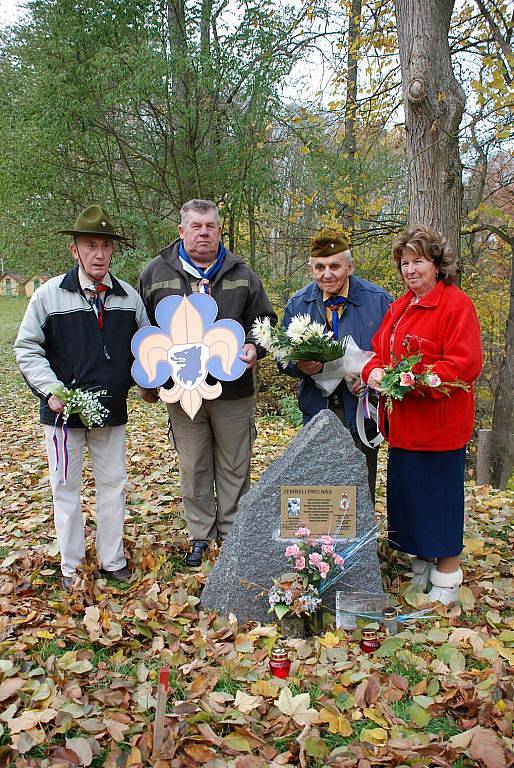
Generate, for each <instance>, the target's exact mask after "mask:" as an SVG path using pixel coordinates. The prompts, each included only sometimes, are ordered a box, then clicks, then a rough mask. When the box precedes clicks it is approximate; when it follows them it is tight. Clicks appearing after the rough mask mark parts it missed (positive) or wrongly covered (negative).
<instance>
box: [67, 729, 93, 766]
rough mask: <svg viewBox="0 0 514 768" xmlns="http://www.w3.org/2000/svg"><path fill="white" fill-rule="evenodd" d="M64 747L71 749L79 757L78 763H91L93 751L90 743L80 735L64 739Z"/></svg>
mask: <svg viewBox="0 0 514 768" xmlns="http://www.w3.org/2000/svg"><path fill="white" fill-rule="evenodd" d="M66 749H71V751H72V752H75V754H76V755H77V756H78V758H79V761H80V762H79V765H91V763H92V762H93V751H92V749H91V745H90V743H89V741H88V740H87V739H84V738H83V737H81V736H77V737H76V738H73V739H66Z"/></svg>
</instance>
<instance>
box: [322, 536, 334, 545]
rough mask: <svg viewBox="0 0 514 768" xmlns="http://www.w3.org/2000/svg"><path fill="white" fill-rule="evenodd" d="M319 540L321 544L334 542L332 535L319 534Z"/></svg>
mask: <svg viewBox="0 0 514 768" xmlns="http://www.w3.org/2000/svg"><path fill="white" fill-rule="evenodd" d="M319 540H320V541H321V542H322V543H323V544H333V543H334V539H333V538H332V536H320V537H319Z"/></svg>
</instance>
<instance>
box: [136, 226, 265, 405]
mask: <svg viewBox="0 0 514 768" xmlns="http://www.w3.org/2000/svg"><path fill="white" fill-rule="evenodd" d="M179 243H180V240H175V242H173V243H172V244H171V245H169V246H167V247H166V248H164V250H162V251H161V252H160V254H159V255H158V256H157V257H156V258H155V259H153V260H152V261H151V262H150V263H149V264H148V265H147V266H146V267H145V269H144V270H143V272H142V273H141V277H140V279H139V285H138V291H139V293H140V295H141V296H142V298H143V301H144V303H145V306H146V310H147V312H148V317H149V318H150V322H151V323H153V324H154V325H155V324H156V323H155V308H156V306H157V304H158V303H159V301H161V299H164V298H165V297H166V296H189V295H190V294H191V293H193V292H194V290H195V288H196V287H197V286H196V284H197V279H196V278H194V277H192V276H191V275H189V274H187V272H185V271H184V269H183V267H182V263H181V261H180V259H179V256H178V246H179ZM209 289H210V295H211V296H212V298H213V299H215V301H216V303H217V305H218V315H217V318H216V319H217V320H220V319H225V318H230V319H232V320H237V322H238V323H241V325H242V326H243V328H244V330H245V334H246V342H247V343H252V344H255V346H256V347H257V357H258V358H261V357H264V355H265V354H266V350H264V349H263V348H262V347H259V345H258V344H257V343H256V341H255V339H254V337H253V335H252V325H253V323H254V321H255V320H256V319H257V318H258V317H261V318H264V317H269V318H270V319H271V322H272V324H273V325H275V324H276V322H277V316H276V314H275V312H274V311H273V307H272V306H271V302H270V300H269V299H268V297H267V295H266V292H265V290H264V287H263V285H262V283H261V281H260V280H259V278H258V277H257V275H256V274H255V272H253V270H251V269H250V267H248V266H247V265H246V264H245V263H244V262H243V261H242V260H241V259H240V258H239V257H238V256H236V255H235V254H233V253H232V252H231V251H229V250H227V252H226V256H225V260H224V262H223V266H222V267H221V269H220V270H219V272H218V273H217V274H216V275H215V277H214V278H213V280H212V282H211V283H210V285H209ZM214 381H215V379H214V378H213V377H212V376H210V375H209V376H208V377H207V382H208V383H210V384H212V382H214ZM221 384H222V388H223V392H222V394H221V395H220V398H221V399H225V400H234V399H236V398H239V397H249V396H250V395H252V394H253V391H254V384H253V375H252V371H251V370H247V371H245V373H244V374H243V375H242V376H241V378H240V379H237V380H236V381H223V382H221Z"/></svg>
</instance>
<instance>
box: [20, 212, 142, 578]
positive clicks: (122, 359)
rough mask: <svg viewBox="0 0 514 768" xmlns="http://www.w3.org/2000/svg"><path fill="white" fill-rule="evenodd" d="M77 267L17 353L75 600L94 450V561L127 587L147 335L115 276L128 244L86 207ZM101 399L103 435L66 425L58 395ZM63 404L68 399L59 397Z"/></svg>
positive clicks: (73, 422) (39, 306) (76, 236)
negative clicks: (128, 460) (129, 500)
mask: <svg viewBox="0 0 514 768" xmlns="http://www.w3.org/2000/svg"><path fill="white" fill-rule="evenodd" d="M60 232H61V234H65V235H70V237H71V238H72V239H71V243H70V251H71V255H72V256H73V258H74V259H75V262H76V263H75V265H74V266H73V267H72V268H71V269H70V270H69V271H68V272H67V273H66V274H65V275H59V276H58V277H53V278H52V279H51V280H48V282H46V283H44V285H42V286H41V287H40V288H38V289H37V291H35V293H34V294H33V296H32V298H31V300H30V303H29V305H28V307H27V311H26V313H25V317H24V318H23V320H22V323H21V326H20V330H19V332H18V337H17V339H16V342H15V345H14V349H15V352H16V359H17V361H18V365H19V366H20V369H21V372H22V374H23V376H24V378H25V380H26V382H27V384H28V385H29V387H30V389H31V390H32V392H33V393H34V394H35V395H36V397H38V398H39V402H40V418H41V423H42V425H43V429H44V433H45V439H46V448H47V453H48V461H49V466H50V485H51V487H52V496H53V502H54V520H55V529H56V533H57V542H58V544H59V550H60V553H61V571H62V576H63V578H62V583H63V587H64V589H66V590H67V591H68V592H71V591H72V590H73V589H74V588H75V587H76V586H77V582H76V579H75V577H76V575H77V568H78V566H79V565H80V563H81V561H82V560H83V559H84V557H85V541H84V522H83V518H82V504H81V498H80V492H81V487H82V462H83V452H84V448H85V446H87V448H88V452H89V456H90V459H91V463H92V465H93V474H94V478H95V491H96V554H97V558H98V561H99V564H100V566H101V569H102V575H103V576H104V577H107V578H110V579H112V580H114V581H118V582H120V581H127V580H128V579H129V578H130V576H131V572H130V570H129V568H128V567H127V561H126V559H125V553H124V551H123V521H124V516H125V483H126V480H127V475H126V471H125V424H126V422H127V394H128V390H129V387H131V385H132V384H133V381H132V376H131V370H130V369H131V365H132V362H133V357H132V353H131V350H130V342H131V339H132V336H133V335H134V333H135V332H136V331H137V329H138V328H139V327H141V326H144V325H149V320H148V317H147V314H146V311H145V308H144V305H143V302H142V300H141V298H140V296H139V295H138V293H137V292H136V291H135V290H134V289H133V288H132V286H130V285H129V284H128V283H126V282H124V281H123V280H117V279H116V278H115V277H114V275H113V274H112V273H111V272H110V271H109V269H110V266H111V259H112V255H113V251H114V248H115V244H116V242H117V241H123V240H125V238H124V237H123V235H121V234H118V233H116V231H115V229H114V226H113V224H112V222H111V220H110V218H109V217H108V215H107V214H106V212H105V211H104V209H103V208H102V207H101V206H100V205H90V206H88V207H87V208H86V209H85V210H83V211H82V213H80V214H79V216H78V217H77V219H76V221H75V224H74V225H73V226H72V227H70V228H69V229H63V230H60ZM62 387H65V388H69V389H79V390H81V391H83V392H91V393H97V395H98V397H100V399H101V404H102V406H103V407H104V408H105V410H106V412H107V413H106V415H105V418H104V420H103V422H102V424H101V426H100V425H97V426H94V427H92V428H90V429H87V428H86V427H85V426H84V424H83V423H82V421H81V420H80V418H79V416H78V415H77V414H76V413H72V414H70V416H69V418H68V419H67V423H66V424H64V422H63V416H62V414H63V411H64V407H65V403H64V402H63V400H62V399H61V398H60V397H59V396H58V395H56V394H54V392H55V391H56V390H57V391H58V392H59V391H61V388H62ZM61 396H62V391H61Z"/></svg>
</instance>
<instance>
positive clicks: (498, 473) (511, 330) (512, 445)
mask: <svg viewBox="0 0 514 768" xmlns="http://www.w3.org/2000/svg"><path fill="white" fill-rule="evenodd" d="M509 241H510V247H511V249H512V268H511V276H510V303H509V314H508V317H507V325H506V326H505V355H504V358H503V362H502V365H501V368H500V377H499V379H498V385H497V387H496V391H495V393H494V410H493V425H492V430H493V431H492V436H491V485H492V486H493V487H494V488H505V487H506V486H507V483H508V482H509V478H510V476H511V474H512V472H513V470H514V389H513V386H512V382H513V381H514V238H512V237H511V238H509Z"/></svg>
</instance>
